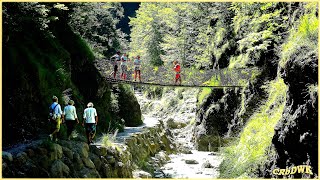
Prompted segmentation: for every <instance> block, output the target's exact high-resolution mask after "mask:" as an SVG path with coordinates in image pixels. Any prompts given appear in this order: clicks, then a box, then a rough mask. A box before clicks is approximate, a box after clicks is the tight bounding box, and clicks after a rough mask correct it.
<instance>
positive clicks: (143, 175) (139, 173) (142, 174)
mask: <svg viewBox="0 0 320 180" xmlns="http://www.w3.org/2000/svg"><path fill="white" fill-rule="evenodd" d="M133 178H152V175H151V174H150V173H148V172H146V171H142V170H140V171H134V172H133Z"/></svg>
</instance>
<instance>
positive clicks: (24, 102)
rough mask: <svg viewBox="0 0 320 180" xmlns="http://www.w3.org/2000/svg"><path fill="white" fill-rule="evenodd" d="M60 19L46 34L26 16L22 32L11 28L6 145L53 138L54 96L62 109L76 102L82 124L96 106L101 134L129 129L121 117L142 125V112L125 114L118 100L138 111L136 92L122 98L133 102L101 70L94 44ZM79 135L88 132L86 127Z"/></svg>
mask: <svg viewBox="0 0 320 180" xmlns="http://www.w3.org/2000/svg"><path fill="white" fill-rule="evenodd" d="M15 5H16V4H15ZM15 10H17V8H16V9H15ZM18 10H19V9H18ZM8 11H9V10H8ZM8 13H13V12H8ZM16 13H21V12H18V11H17V12H16ZM56 16H57V17H59V18H58V19H59V20H56V21H52V22H51V23H49V24H48V29H46V30H41V29H39V25H38V24H37V22H36V21H35V20H31V19H27V18H26V19H25V20H24V21H23V23H22V24H21V26H20V29H18V30H11V29H7V30H6V34H5V37H6V38H5V41H4V44H3V61H4V63H3V64H4V66H3V81H4V84H5V85H6V86H5V88H4V91H3V96H4V99H3V100H4V101H3V102H4V114H3V115H4V116H3V119H5V121H3V137H4V138H3V145H4V146H10V145H12V144H16V143H18V142H23V141H27V140H31V139H36V138H39V135H42V134H48V132H49V127H48V123H47V116H48V107H49V105H50V104H51V103H52V101H51V97H52V96H53V95H56V96H57V97H58V98H59V103H60V104H61V105H62V108H63V106H64V105H65V104H66V103H67V101H68V99H70V98H71V99H73V100H74V101H75V106H76V108H77V112H78V116H79V117H80V120H82V118H81V117H82V112H83V110H84V108H85V107H86V104H87V103H88V102H89V101H91V102H93V103H94V107H95V108H96V109H97V112H98V115H99V119H100V123H99V124H98V131H102V132H103V131H107V130H108V129H110V128H109V126H111V127H114V128H118V129H120V130H121V129H122V128H123V125H124V124H123V122H122V121H121V119H124V120H125V121H127V122H131V121H137V123H135V125H139V124H141V123H142V121H141V118H140V117H141V111H140V109H135V111H130V112H128V113H127V114H129V115H126V116H125V115H124V114H123V113H121V112H119V109H117V107H119V105H118V103H119V101H123V102H120V103H122V104H123V105H122V108H126V107H132V106H134V107H139V104H138V102H137V101H136V100H135V97H134V96H133V93H132V92H131V91H128V90H123V91H121V92H120V95H121V96H125V97H127V98H128V99H124V98H122V99H121V100H119V96H115V95H114V93H113V90H112V87H111V85H110V84H108V83H107V82H106V81H105V80H104V78H103V77H102V76H101V74H100V72H99V71H98V70H97V69H96V67H95V61H96V59H95V57H94V55H93V53H92V51H91V49H90V48H89V46H88V45H87V44H86V42H85V41H84V40H83V39H82V38H81V37H80V36H79V35H77V34H75V33H74V32H73V30H72V29H71V28H70V27H69V25H68V23H67V21H66V16H67V15H66V14H61V13H60V14H59V13H57V14H56ZM8 21H9V20H8ZM12 21H13V20H12ZM131 99H132V100H131ZM125 101H128V102H129V101H130V103H125ZM139 115H140V116H139ZM137 119H139V120H137ZM62 126H63V127H62V128H61V131H62V133H61V135H62V137H60V138H65V137H63V134H64V133H63V131H64V129H65V127H64V126H65V125H62ZM79 132H80V133H81V134H83V133H84V132H83V129H82V128H79Z"/></svg>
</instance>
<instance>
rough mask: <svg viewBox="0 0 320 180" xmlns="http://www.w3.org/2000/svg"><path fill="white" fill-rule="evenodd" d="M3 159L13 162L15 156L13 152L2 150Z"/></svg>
mask: <svg viewBox="0 0 320 180" xmlns="http://www.w3.org/2000/svg"><path fill="white" fill-rule="evenodd" d="M2 159H3V160H5V161H8V162H12V161H13V157H12V154H11V153H8V152H5V151H2Z"/></svg>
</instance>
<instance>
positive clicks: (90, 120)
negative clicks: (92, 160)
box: [82, 102, 98, 144]
mask: <svg viewBox="0 0 320 180" xmlns="http://www.w3.org/2000/svg"><path fill="white" fill-rule="evenodd" d="M83 119H84V121H83V122H82V126H85V129H86V135H87V140H88V144H90V143H93V141H92V140H93V138H94V136H95V134H96V129H97V124H98V114H97V110H96V109H95V108H94V107H93V103H92V102H89V103H88V105H87V108H86V109H85V110H84V113H83ZM84 123H85V124H84Z"/></svg>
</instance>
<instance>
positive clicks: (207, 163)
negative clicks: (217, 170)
mask: <svg viewBox="0 0 320 180" xmlns="http://www.w3.org/2000/svg"><path fill="white" fill-rule="evenodd" d="M201 167H203V168H213V166H212V165H211V163H210V162H209V161H206V162H204V163H203V164H202V166H201Z"/></svg>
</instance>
